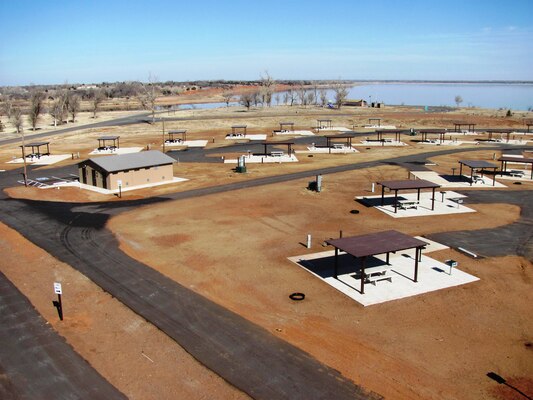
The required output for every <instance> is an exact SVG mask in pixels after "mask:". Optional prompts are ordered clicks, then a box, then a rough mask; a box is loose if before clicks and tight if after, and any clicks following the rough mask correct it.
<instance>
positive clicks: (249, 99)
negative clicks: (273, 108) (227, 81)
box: [239, 92, 255, 110]
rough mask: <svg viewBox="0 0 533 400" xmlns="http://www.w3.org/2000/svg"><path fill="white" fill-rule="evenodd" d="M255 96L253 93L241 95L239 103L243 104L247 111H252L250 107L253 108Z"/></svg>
mask: <svg viewBox="0 0 533 400" xmlns="http://www.w3.org/2000/svg"><path fill="white" fill-rule="evenodd" d="M254 98H255V96H254V94H253V93H251V92H247V93H243V94H241V97H240V100H239V103H241V104H242V105H243V106H244V107H246V109H247V110H250V107H251V106H252V104H253V102H254Z"/></svg>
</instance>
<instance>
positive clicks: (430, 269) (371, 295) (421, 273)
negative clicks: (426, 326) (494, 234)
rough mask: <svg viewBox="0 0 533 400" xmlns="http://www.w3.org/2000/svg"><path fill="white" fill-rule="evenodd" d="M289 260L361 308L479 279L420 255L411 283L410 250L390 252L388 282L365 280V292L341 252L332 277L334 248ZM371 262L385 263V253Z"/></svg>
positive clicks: (351, 264)
mask: <svg viewBox="0 0 533 400" xmlns="http://www.w3.org/2000/svg"><path fill="white" fill-rule="evenodd" d="M423 240H426V239H423ZM343 255H344V257H343ZM289 260H290V261H292V262H294V263H295V264H296V265H298V266H300V267H301V268H303V269H305V270H306V271H308V272H310V273H311V274H313V275H314V276H316V277H318V278H319V279H321V280H322V281H323V282H325V283H327V284H328V285H330V286H332V287H333V288H335V289H337V290H338V291H340V292H342V293H343V294H345V295H346V296H348V297H350V298H351V299H353V300H355V301H357V302H358V303H360V304H362V305H363V306H365V307H366V306H370V305H374V304H380V303H384V302H387V301H392V300H398V299H403V298H407V297H411V296H417V295H421V294H424V293H429V292H433V291H437V290H441V289H446V288H451V287H454V286H459V285H464V284H467V283H471V282H475V281H478V280H479V278H477V277H475V276H473V275H470V274H467V273H466V272H463V271H461V270H459V269H457V268H453V269H452V270H451V274H450V267H449V266H448V265H446V264H444V263H441V262H439V261H437V260H434V259H432V258H430V257H427V256H425V255H423V256H422V258H421V261H420V262H419V265H418V282H414V281H413V276H414V262H415V261H414V250H412V251H411V250H410V251H401V252H398V253H397V254H391V255H390V260H389V261H390V270H389V271H388V272H387V274H390V276H391V278H392V281H388V280H382V281H378V282H375V285H374V284H372V283H366V284H365V293H364V294H361V293H360V287H361V280H360V279H359V278H358V277H359V274H357V273H356V272H357V271H359V267H358V266H356V265H355V264H354V262H353V258H352V257H351V256H349V255H346V254H345V253H342V252H341V253H340V256H339V261H340V268H339V275H338V279H335V278H334V277H333V271H334V260H335V251H334V250H331V251H326V252H320V253H314V254H306V255H302V256H295V257H289ZM371 265H385V255H380V256H377V257H370V258H369V259H368V260H367V266H371Z"/></svg>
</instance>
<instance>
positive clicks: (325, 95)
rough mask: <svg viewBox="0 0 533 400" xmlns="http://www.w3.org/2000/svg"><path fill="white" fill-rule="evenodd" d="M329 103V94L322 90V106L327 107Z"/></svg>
mask: <svg viewBox="0 0 533 400" xmlns="http://www.w3.org/2000/svg"><path fill="white" fill-rule="evenodd" d="M327 103H328V92H327V90H326V89H320V105H321V106H322V107H326V105H327Z"/></svg>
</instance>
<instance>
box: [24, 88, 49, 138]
mask: <svg viewBox="0 0 533 400" xmlns="http://www.w3.org/2000/svg"><path fill="white" fill-rule="evenodd" d="M44 97H45V96H44V93H43V92H39V91H36V92H33V93H32V95H31V99H30V112H29V114H28V121H29V122H30V124H31V127H32V129H33V130H36V129H37V123H38V122H39V119H40V118H41V114H42V112H43V111H44V106H43V102H44Z"/></svg>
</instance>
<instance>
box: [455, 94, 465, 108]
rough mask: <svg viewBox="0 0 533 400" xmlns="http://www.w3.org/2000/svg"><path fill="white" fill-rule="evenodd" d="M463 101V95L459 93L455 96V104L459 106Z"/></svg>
mask: <svg viewBox="0 0 533 400" xmlns="http://www.w3.org/2000/svg"><path fill="white" fill-rule="evenodd" d="M462 102H463V98H462V97H461V96H459V95H457V96H455V104H457V107H459V106H460V105H461V103H462Z"/></svg>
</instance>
